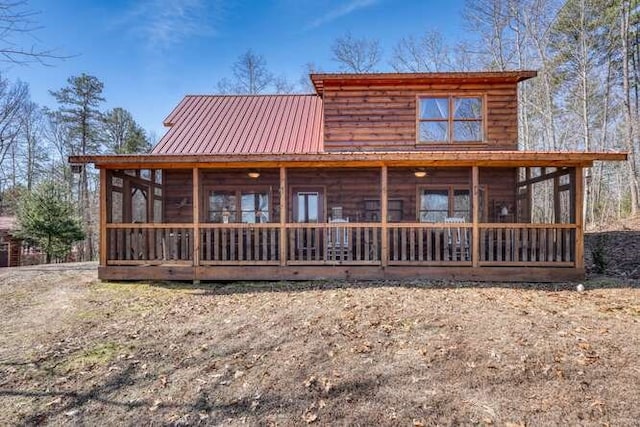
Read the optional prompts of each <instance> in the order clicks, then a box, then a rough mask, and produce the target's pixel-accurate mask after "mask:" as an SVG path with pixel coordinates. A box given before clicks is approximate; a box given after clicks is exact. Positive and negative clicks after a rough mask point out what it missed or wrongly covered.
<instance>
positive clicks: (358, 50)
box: [331, 33, 382, 73]
mask: <svg viewBox="0 0 640 427" xmlns="http://www.w3.org/2000/svg"><path fill="white" fill-rule="evenodd" d="M331 52H332V53H333V60H334V61H336V62H337V63H339V64H340V68H341V69H342V70H343V71H346V72H351V73H371V72H374V71H376V68H377V66H378V64H379V63H380V60H381V59H382V49H381V48H380V43H379V42H378V41H377V40H370V39H367V38H360V39H358V38H355V37H353V36H352V35H351V33H347V34H345V35H344V36H342V37H338V38H337V39H336V40H335V41H334V42H333V45H332V46H331Z"/></svg>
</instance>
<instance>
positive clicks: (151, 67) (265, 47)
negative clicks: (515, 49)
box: [0, 0, 464, 138]
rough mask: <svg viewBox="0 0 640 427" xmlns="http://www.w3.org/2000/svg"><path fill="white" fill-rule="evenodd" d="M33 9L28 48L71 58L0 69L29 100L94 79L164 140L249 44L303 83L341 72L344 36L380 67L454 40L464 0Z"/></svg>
mask: <svg viewBox="0 0 640 427" xmlns="http://www.w3.org/2000/svg"><path fill="white" fill-rule="evenodd" d="M28 7H29V8H30V9H32V10H35V11H38V12H39V14H38V15H37V16H36V17H35V19H36V20H37V21H38V24H39V26H40V27H41V28H39V29H38V30H37V31H36V32H34V33H32V34H30V35H29V37H30V39H28V40H26V41H23V44H25V43H37V44H39V45H41V46H43V47H46V48H51V49H55V50H56V51H57V53H59V54H61V55H69V56H71V57H70V58H68V59H66V60H64V61H53V66H50V67H44V66H41V65H37V64H32V65H28V66H17V65H12V66H9V65H8V64H3V65H2V67H3V68H2V69H1V70H0V71H1V72H2V73H3V74H4V75H5V76H7V77H8V78H10V79H12V80H15V79H20V80H22V81H25V82H27V83H29V85H30V87H31V95H32V98H33V100H34V101H35V102H37V103H39V104H41V105H46V106H50V107H55V104H54V101H53V98H52V97H51V96H50V95H49V90H57V89H59V88H61V87H63V86H65V85H66V79H67V78H68V77H69V76H72V75H79V74H81V73H88V74H92V75H94V76H96V77H98V78H99V79H100V80H101V81H102V82H103V83H104V85H105V90H104V96H105V98H106V101H107V102H106V103H105V105H104V107H105V108H113V107H123V108H126V109H127V110H129V111H131V113H132V114H133V116H134V118H135V119H136V120H137V121H138V122H139V123H140V124H141V125H142V127H144V128H145V129H147V130H148V131H152V132H155V134H156V136H157V137H158V138H159V137H160V136H162V134H163V133H164V128H163V126H162V120H163V119H164V118H165V117H166V116H167V115H168V114H169V112H170V111H171V109H172V108H173V107H174V106H175V105H176V104H177V103H178V102H179V101H180V99H182V97H183V96H184V95H185V94H206V93H211V92H214V91H215V89H216V83H217V82H218V81H219V80H220V79H221V78H223V77H225V76H230V75H231V65H232V64H233V63H234V61H235V60H236V59H237V57H238V56H239V55H240V54H242V53H244V52H245V51H246V50H247V49H249V48H251V49H253V50H254V51H255V52H256V53H259V54H261V55H263V56H264V57H265V59H266V60H267V66H268V68H269V69H270V70H271V71H272V72H274V74H276V75H284V76H286V77H287V78H288V79H289V80H291V81H293V82H297V81H298V80H299V79H300V76H301V75H302V73H303V70H304V64H306V63H308V62H313V63H315V64H316V65H317V66H319V67H321V69H322V70H323V71H337V70H338V65H337V64H336V63H335V62H333V61H332V60H331V51H330V46H331V44H332V42H333V40H334V39H335V38H336V37H338V36H342V35H344V34H345V33H346V32H348V31H349V32H351V34H352V35H353V36H354V37H368V38H375V39H378V40H379V41H380V43H381V46H382V47H383V50H384V54H385V63H384V64H383V65H382V67H383V68H389V66H388V64H387V63H386V62H387V58H388V56H389V54H390V52H391V49H392V47H393V45H394V44H395V43H396V42H397V41H398V40H399V39H400V38H401V37H403V36H407V35H411V34H413V35H416V36H417V35H420V34H421V33H423V32H424V31H425V30H429V29H437V30H440V31H442V32H443V33H444V34H445V35H446V36H447V38H450V39H455V38H456V37H457V36H458V34H460V33H461V32H462V31H464V30H463V26H462V19H461V9H462V7H463V0H443V1H438V0H407V1H394V0H344V1H336V0H273V1H252V0H226V1H223V0H92V1H87V0H55V1H54V0H30V1H29V3H28Z"/></svg>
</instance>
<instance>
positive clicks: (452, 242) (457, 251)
mask: <svg viewBox="0 0 640 427" xmlns="http://www.w3.org/2000/svg"><path fill="white" fill-rule="evenodd" d="M444 222H445V224H463V223H464V222H465V220H464V218H458V217H447V218H445V219H444ZM447 254H448V255H449V256H450V257H451V258H452V260H453V261H458V260H459V261H468V260H469V259H471V254H470V248H469V230H468V229H467V228H463V227H454V226H448V227H447Z"/></svg>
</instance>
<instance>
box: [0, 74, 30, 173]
mask: <svg viewBox="0 0 640 427" xmlns="http://www.w3.org/2000/svg"><path fill="white" fill-rule="evenodd" d="M28 100H29V87H28V86H27V85H26V84H25V83H22V82H17V83H15V84H12V83H11V82H9V80H7V79H5V78H3V77H1V76H0V166H2V168H0V169H2V171H3V175H6V174H7V173H8V171H7V170H6V169H5V168H6V165H5V160H6V158H7V156H8V155H9V154H11V152H12V149H14V148H15V147H14V144H16V141H17V137H18V134H19V131H20V114H21V112H22V108H23V107H24V105H25V103H26V102H28ZM13 152H15V150H13ZM11 173H15V169H14V168H11ZM2 178H4V179H7V177H6V176H3V177H2Z"/></svg>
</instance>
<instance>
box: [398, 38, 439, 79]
mask: <svg viewBox="0 0 640 427" xmlns="http://www.w3.org/2000/svg"><path fill="white" fill-rule="evenodd" d="M451 65H452V61H451V51H450V48H449V46H448V45H447V43H446V42H445V40H444V37H443V36H442V34H441V33H440V32H438V31H435V30H430V31H426V32H425V33H424V34H423V35H421V36H420V37H414V36H408V37H403V38H401V39H400V41H399V42H398V43H397V44H396V45H395V46H394V47H393V53H392V57H391V67H393V69H394V70H396V71H397V72H410V73H418V72H434V71H448V70H451V69H452V67H451Z"/></svg>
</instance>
